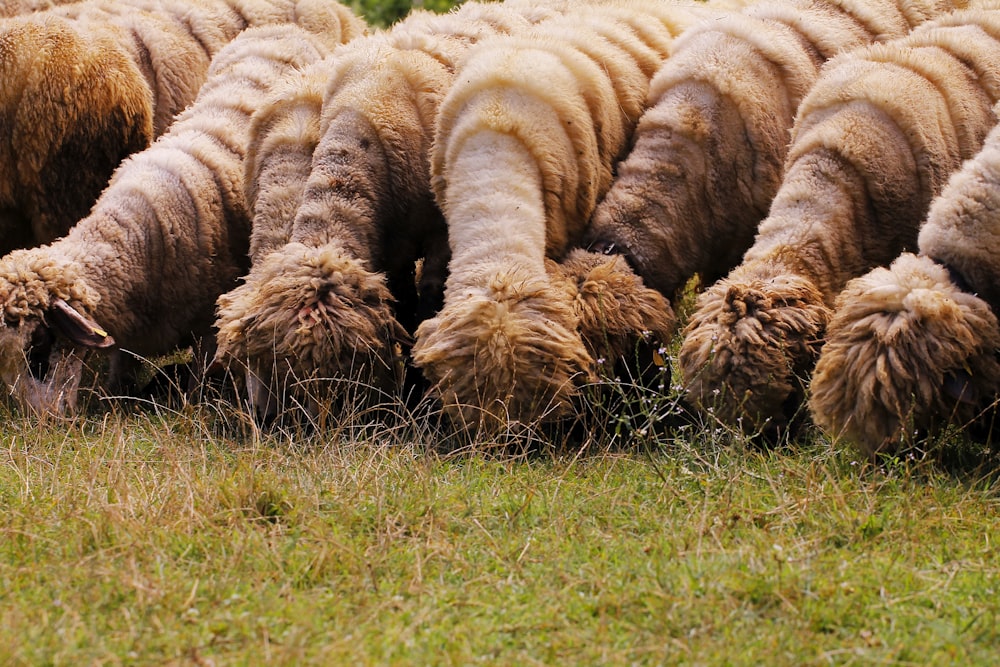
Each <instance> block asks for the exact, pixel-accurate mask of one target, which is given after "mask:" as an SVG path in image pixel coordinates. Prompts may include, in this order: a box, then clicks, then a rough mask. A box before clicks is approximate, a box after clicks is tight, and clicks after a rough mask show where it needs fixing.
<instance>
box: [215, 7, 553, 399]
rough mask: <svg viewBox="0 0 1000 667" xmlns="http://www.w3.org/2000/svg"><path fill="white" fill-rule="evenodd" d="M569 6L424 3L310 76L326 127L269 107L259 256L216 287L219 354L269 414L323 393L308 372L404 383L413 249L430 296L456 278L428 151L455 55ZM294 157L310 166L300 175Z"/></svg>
mask: <svg viewBox="0 0 1000 667" xmlns="http://www.w3.org/2000/svg"><path fill="white" fill-rule="evenodd" d="M559 4H562V3H552V5H553V6H554V7H555V8H554V9H547V6H548V5H546V3H541V4H540V5H539V3H528V2H520V1H519V2H516V3H502V4H487V3H473V2H468V3H465V4H463V5H462V6H461V7H459V8H458V9H456V10H455V11H453V12H451V13H448V14H444V15H435V14H432V13H429V12H414V13H412V14H410V15H409V16H408V17H407V18H406V19H405V20H404V21H402V22H400V23H397V24H396V25H395V26H394V27H393V28H392V30H390V31H388V32H386V33H380V34H377V35H373V36H371V37H369V38H368V39H364V40H357V41H355V42H352V43H351V44H348V45H346V46H344V47H342V48H340V49H338V50H337V51H336V52H335V53H334V54H333V55H332V56H331V57H330V58H328V59H327V60H325V61H323V62H322V63H318V64H317V65H316V66H315V67H314V68H313V69H314V70H315V75H313V73H312V72H310V73H309V75H310V76H308V77H303V79H302V80H301V81H300V82H298V83H299V85H301V86H302V87H303V88H304V89H307V90H306V91H305V92H303V93H302V94H303V95H308V96H309V98H310V99H312V94H313V93H312V88H313V86H314V84H315V83H316V81H317V80H319V79H320V78H322V79H323V80H325V82H326V83H325V91H324V93H323V102H322V108H321V109H316V108H315V107H313V106H312V105H311V104H310V105H309V107H308V111H307V110H306V107H305V106H302V107H301V111H302V114H301V116H303V117H304V115H305V114H306V113H307V112H315V113H316V116H314V117H312V118H310V119H309V121H308V122H309V124H310V127H311V126H312V124H313V123H314V124H315V126H316V128H317V133H316V135H315V136H314V135H313V133H312V130H311V129H310V130H309V131H308V132H303V133H302V134H301V136H300V137H299V138H298V139H296V138H295V137H294V136H291V135H292V134H294V133H289V132H287V131H286V130H285V129H284V128H286V127H292V126H295V127H297V126H298V123H299V122H300V121H301V118H300V119H299V120H297V121H295V123H291V124H290V123H288V122H284V123H272V122H271V121H265V120H263V119H262V114H260V113H258V114H257V116H256V117H255V118H257V119H262V120H261V122H260V123H259V125H257V126H256V127H257V128H258V129H259V131H260V132H263V133H266V136H260V137H257V138H255V139H254V141H255V142H257V143H260V144H261V145H262V146H264V145H265V144H272V143H274V142H284V148H283V149H282V150H274V151H271V152H270V153H269V154H262V155H260V156H258V157H257V158H256V159H255V160H254V162H253V165H254V166H253V167H252V168H253V169H254V170H255V172H256V174H253V175H251V174H249V173H248V176H250V177H255V178H256V179H257V182H256V184H254V183H253V182H249V183H248V186H249V187H250V188H251V192H252V195H251V197H252V199H253V200H254V201H255V202H256V204H255V210H254V213H255V217H254V240H253V246H254V250H253V260H254V263H253V267H252V269H251V271H250V272H249V274H248V275H247V276H246V279H245V282H244V284H242V285H240V286H239V287H238V288H236V289H235V290H233V291H231V292H229V293H227V294H225V295H223V296H222V297H221V298H220V299H219V311H218V312H219V316H218V321H217V326H218V330H219V334H218V352H217V356H216V360H217V361H218V362H219V363H221V364H223V365H225V366H228V367H231V368H232V367H234V366H236V367H245V368H246V370H247V372H248V388H249V390H250V401H251V403H252V404H253V406H254V407H255V409H256V411H257V413H258V414H259V415H260V416H262V417H265V418H271V417H274V416H277V413H279V412H281V411H283V410H285V409H286V408H287V407H288V406H290V405H303V406H307V407H308V406H309V405H311V404H313V403H315V402H316V401H317V399H318V398H319V397H318V395H317V394H318V392H320V391H321V385H320V383H309V384H307V385H304V384H303V381H305V380H308V379H311V378H332V379H337V378H341V379H342V378H349V379H350V380H351V381H352V382H354V383H356V385H358V386H369V387H372V388H374V389H375V390H376V391H375V394H376V395H377V396H379V397H381V396H382V394H381V392H382V391H395V390H397V389H398V387H399V381H400V375H399V371H400V362H401V359H400V353H401V351H402V346H406V345H408V342H409V334H408V333H407V331H406V329H407V328H409V329H410V330H411V331H412V328H413V327H414V326H415V324H414V320H415V318H416V317H417V313H416V311H417V310H418V307H419V306H418V304H417V303H416V299H417V297H416V294H415V276H414V269H415V266H416V261H417V259H418V258H421V257H423V258H424V262H423V266H424V271H423V274H422V278H421V280H422V281H423V287H424V290H423V291H425V292H433V291H434V289H432V283H434V281H437V283H440V284H443V280H444V279H443V277H441V275H440V274H441V273H443V271H444V267H445V264H446V263H447V245H446V232H445V230H444V225H443V220H442V219H441V216H440V213H439V212H438V211H437V209H436V207H435V205H434V202H433V198H432V194H431V190H430V176H429V168H428V162H427V160H428V158H427V156H428V154H429V152H430V150H431V141H432V139H433V136H434V127H435V122H436V116H437V109H438V105H439V103H440V100H441V98H442V97H443V95H444V94H445V93H446V91H447V90H448V88H449V87H450V86H451V84H452V80H453V77H454V67H455V63H456V62H457V61H458V60H459V59H460V58H462V57H463V55H464V53H465V51H466V50H467V48H468V47H469V46H470V45H471V44H473V43H475V42H477V41H480V40H481V39H483V38H484V37H488V36H491V35H496V34H499V33H510V32H513V31H519V30H525V29H527V28H528V27H529V26H530V25H531V21H538V20H543V19H545V18H548V17H550V16H552V15H554V14H555V13H557V12H558V11H561V9H559V8H558V6H557V5H559ZM286 97H287V98H292V97H293V96H292V95H288V96H286ZM278 104H279V105H280V106H283V107H285V108H290V107H294V106H295V105H296V103H294V102H292V101H289V99H286V101H285V102H279V103H278ZM264 114H265V115H266V116H268V117H270V116H272V115H273V114H272V112H270V111H267V110H265V111H264ZM301 122H302V123H303V124H304V122H305V121H301ZM284 135H288V137H289V138H288V139H287V141H286V139H285V137H284ZM275 145H277V144H275ZM307 153H311V154H312V160H311V163H310V166H309V169H308V170H306V171H304V172H303V171H302V170H301V169H302V166H303V165H304V160H303V157H304V156H305V155H306V154H307ZM289 156H293V157H292V158H291V161H292V162H294V163H295V164H297V165H299V166H298V167H296V168H295V169H292V170H290V171H289V170H286V169H285V168H284V164H285V163H286V161H288V160H289ZM291 172H294V176H292V175H291ZM285 181H287V182H288V184H289V185H288V186H286V184H285ZM293 181H297V182H298V185H297V186H296V185H295V184H294V183H293ZM293 210H294V211H295V213H294V215H292V216H289V215H288V214H289V213H291V212H292V211H293ZM429 298H433V297H429ZM327 384H328V385H329V386H330V387H331V388H333V387H335V386H336V384H335V383H327ZM298 387H304V388H306V389H308V395H305V396H303V395H301V393H302V392H300V391H299V389H298ZM357 389H358V387H357V386H354V387H352V391H357Z"/></svg>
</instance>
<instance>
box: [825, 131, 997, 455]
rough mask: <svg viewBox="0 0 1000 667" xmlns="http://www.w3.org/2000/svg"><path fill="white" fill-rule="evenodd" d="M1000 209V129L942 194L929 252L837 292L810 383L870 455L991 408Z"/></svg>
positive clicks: (837, 423) (838, 430) (930, 223)
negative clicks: (825, 336)
mask: <svg viewBox="0 0 1000 667" xmlns="http://www.w3.org/2000/svg"><path fill="white" fill-rule="evenodd" d="M998 210H1000V127H995V128H994V129H993V130H992V131H991V132H990V134H989V135H988V136H987V138H986V141H985V144H984V145H983V148H982V150H981V151H980V152H979V154H978V155H977V156H976V157H975V158H974V159H972V160H970V161H968V162H966V163H965V164H964V165H963V167H962V169H961V170H959V171H958V172H956V173H955V174H954V175H953V176H952V177H951V179H950V180H949V182H948V185H947V187H945V189H944V191H943V192H942V193H941V195H940V196H939V197H938V198H937V199H935V200H934V202H932V204H931V207H930V211H929V213H928V215H927V220H926V222H924V224H923V225H922V227H921V229H920V235H919V237H918V249H919V251H920V255H913V254H909V253H904V254H902V255H900V257H899V258H897V259H896V260H895V261H893V263H892V265H891V266H889V268H887V269H886V268H879V269H875V270H874V271H871V272H870V273H868V274H866V275H865V276H862V277H861V278H856V279H854V280H852V281H850V282H849V283H848V284H847V287H846V288H845V289H844V291H843V292H841V293H840V295H839V296H838V297H837V302H836V306H835V312H834V317H833V319H832V320H831V322H830V325H829V327H828V331H827V341H826V344H825V345H824V347H823V350H822V352H821V354H820V357H819V361H818V362H817V363H816V373H815V375H814V376H813V379H812V383H811V386H810V399H809V408H810V410H811V414H812V416H813V419H814V420H815V421H816V423H817V424H818V425H819V426H821V427H822V428H824V429H825V430H827V431H828V432H829V433H830V434H831V435H833V436H835V437H842V438H843V439H845V440H847V441H849V442H851V443H853V444H855V445H856V446H858V447H859V448H860V449H861V451H862V452H864V453H866V454H869V455H871V454H874V453H876V452H886V451H887V452H892V451H895V450H896V449H897V448H898V447H899V446H900V445H903V444H908V443H910V442H913V441H914V440H915V439H916V438H917V437H919V436H923V435H926V434H927V433H928V432H930V431H933V430H935V429H938V428H942V427H945V426H947V425H949V424H952V425H956V426H967V425H969V424H970V423H972V422H974V421H976V419H977V418H978V417H980V415H981V414H983V413H985V412H986V411H987V410H988V409H990V408H991V407H992V405H993V404H994V403H995V401H996V400H997V394H998V391H1000V363H998V359H997V350H998V349H1000V327H998V324H997V318H996V313H997V312H1000V311H998V310H997V309H998V308H1000V216H998V213H997V211H998ZM949 269H950V271H951V272H949Z"/></svg>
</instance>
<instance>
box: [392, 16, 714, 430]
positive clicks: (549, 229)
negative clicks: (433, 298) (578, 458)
mask: <svg viewBox="0 0 1000 667" xmlns="http://www.w3.org/2000/svg"><path fill="white" fill-rule="evenodd" d="M721 13H722V10H720V9H717V8H714V7H710V6H704V5H702V6H685V5H676V4H665V3H662V4H661V3H628V2H622V3H608V4H607V5H603V6H600V7H594V8H588V10H587V11H586V12H580V13H579V14H577V13H572V14H568V15H567V16H566V17H564V18H563V19H559V20H553V21H548V22H545V23H543V24H541V25H539V26H538V27H537V28H535V29H533V30H532V31H531V32H530V33H527V34H525V35H517V36H512V37H506V38H496V39H494V40H486V41H484V42H482V43H481V44H479V45H477V46H476V48H475V50H474V51H473V52H472V53H470V55H469V57H468V58H467V59H466V61H465V62H464V63H463V66H462V68H461V70H460V73H459V77H458V79H457V80H456V83H455V85H454V86H453V87H452V89H451V90H450V91H449V93H448V95H447V96H446V97H445V100H444V101H443V102H442V107H441V111H440V114H439V117H438V128H437V135H436V138H435V142H434V150H433V153H432V156H431V165H432V167H431V168H432V185H433V187H434V190H435V196H436V198H437V201H438V203H439V205H440V206H441V208H442V210H443V212H444V214H445V218H446V220H447V223H448V238H449V246H450V250H451V261H450V264H449V275H448V278H447V282H446V286H445V303H444V307H443V308H442V310H441V311H440V312H439V313H437V314H436V315H435V316H434V317H432V318H430V319H427V320H425V321H424V322H422V323H421V324H420V326H419V327H418V329H417V333H416V342H415V344H414V347H413V350H412V353H413V361H414V363H415V364H416V365H417V366H418V367H419V368H420V369H422V371H423V373H424V374H425V376H426V377H427V378H428V380H429V381H430V382H431V383H432V384H433V385H434V393H435V395H436V396H437V397H438V398H439V399H440V400H441V402H442V404H443V406H444V410H445V412H446V414H448V415H449V416H450V418H451V420H452V422H453V423H454V424H455V425H456V426H457V427H459V428H468V429H471V430H477V429H479V428H486V429H492V428H494V427H496V426H502V425H503V424H504V423H505V422H508V421H510V420H512V421H514V422H520V423H536V422H544V421H550V420H551V421H555V420H558V419H560V418H561V417H562V416H564V415H567V414H569V413H571V412H572V410H573V402H574V399H575V397H576V396H577V395H578V392H579V387H580V386H581V385H583V384H586V383H588V382H591V381H593V380H594V379H596V375H595V372H594V359H593V357H592V356H591V354H590V353H589V352H588V349H587V345H586V344H585V343H584V341H583V335H582V334H581V329H580V328H581V325H582V324H583V323H582V322H581V319H580V310H579V309H578V308H577V307H576V305H575V303H574V301H573V293H572V292H571V291H570V292H568V291H567V290H566V287H567V285H568V284H572V283H573V282H574V281H572V280H571V281H566V280H563V279H562V278H561V277H559V276H554V275H553V273H552V269H553V265H552V264H551V263H550V264H547V263H546V259H547V258H548V259H552V260H556V261H558V260H560V259H563V258H564V257H565V255H566V253H567V252H568V251H569V250H570V249H571V248H572V247H574V246H577V245H579V244H580V242H581V240H582V235H583V232H584V229H585V225H586V223H587V221H588V220H589V218H590V216H591V213H592V212H593V209H594V207H595V206H596V203H597V201H598V200H599V199H600V197H601V196H602V195H603V194H604V193H605V192H606V191H607V189H608V187H609V186H610V184H611V179H612V166H613V165H614V163H615V162H616V161H617V160H618V159H620V158H621V157H622V153H623V151H624V150H625V148H626V146H627V143H628V140H629V137H630V136H631V131H632V129H633V128H634V126H635V123H636V121H637V120H638V118H639V116H640V115H641V113H642V110H643V108H644V106H643V105H644V102H645V99H646V94H647V89H648V83H649V79H650V78H651V77H652V75H653V74H654V73H655V72H656V70H657V69H659V67H660V66H661V65H662V61H663V59H664V58H666V56H667V50H668V49H669V44H670V42H671V41H672V39H673V38H674V37H675V36H676V35H677V34H679V33H680V32H681V30H683V29H684V28H686V27H688V26H690V25H691V24H692V23H694V22H695V21H697V20H699V19H707V18H715V17H718V16H720V15H721ZM654 32H655V35H656V44H658V45H659V46H657V45H654V43H653V42H652V41H651V40H650V39H649V37H650V36H651V35H650V33H654ZM650 49H652V51H653V53H654V54H656V55H657V57H654V58H649V57H648V54H649V51H650ZM605 261H606V260H605ZM586 265H587V263H586V262H584V266H586ZM556 268H557V267H556ZM608 268H609V269H614V270H620V269H621V267H618V266H617V264H615V263H612V264H610V265H608ZM577 284H580V283H577ZM578 294H581V295H585V293H583V292H578ZM668 318H669V316H668V315H667V314H666V313H661V314H660V317H659V318H658V320H657V322H656V323H654V324H652V325H651V326H650V328H657V329H661V328H662V329H670V328H671V326H672V324H671V323H670V322H666V321H664V320H666V319H668ZM598 338H599V336H594V337H593V338H591V340H597V339H598Z"/></svg>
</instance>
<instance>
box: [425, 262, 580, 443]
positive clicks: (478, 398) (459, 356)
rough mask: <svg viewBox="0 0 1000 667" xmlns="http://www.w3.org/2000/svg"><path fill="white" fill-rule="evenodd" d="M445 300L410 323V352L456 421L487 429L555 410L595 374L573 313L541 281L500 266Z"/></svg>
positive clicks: (548, 414) (527, 421) (558, 412)
mask: <svg viewBox="0 0 1000 667" xmlns="http://www.w3.org/2000/svg"><path fill="white" fill-rule="evenodd" d="M450 303H451V307H449V308H447V309H446V310H444V311H442V313H441V314H439V315H438V316H437V317H433V318H431V319H429V320H426V321H425V322H423V323H422V324H421V325H420V327H419V328H418V329H417V343H416V345H415V346H414V348H413V360H414V362H415V363H416V364H417V365H418V366H419V367H421V368H423V369H424V372H425V374H426V375H427V376H428V379H429V380H430V381H431V382H432V383H434V384H435V387H436V388H437V390H438V392H439V395H440V398H441V400H442V402H443V403H444V406H445V409H446V410H447V412H448V413H449V414H450V416H451V417H452V419H453V420H454V421H455V422H456V423H458V424H459V425H461V426H463V427H465V428H472V429H477V428H486V429H487V430H489V429H491V428H492V427H495V426H499V425H502V424H504V423H506V421H508V420H514V421H518V422H522V423H525V424H533V423H535V422H536V421H537V420H538V419H540V418H545V419H549V418H556V417H559V416H561V415H563V414H565V413H566V411H567V410H568V409H569V407H570V405H569V403H568V402H567V401H566V400H565V399H566V397H567V396H572V395H574V394H575V392H576V389H577V388H578V387H579V386H581V385H583V384H586V383H589V382H592V381H593V380H594V379H595V377H594V375H593V374H592V368H593V360H592V358H591V357H590V355H589V354H587V352H586V350H585V349H584V348H583V347H582V346H581V345H580V337H579V333H577V331H578V327H579V320H578V318H577V316H576V314H575V313H574V312H573V310H572V308H570V307H569V305H568V302H567V300H566V299H565V298H564V297H563V296H561V295H558V294H557V293H556V290H554V289H553V287H552V286H551V285H549V284H548V282H547V281H546V282H539V281H537V280H535V279H534V278H533V276H531V275H519V274H518V273H516V272H510V273H507V274H503V273H501V274H497V275H495V276H494V277H493V278H492V279H491V281H490V282H489V283H488V284H487V285H486V287H485V289H472V288H470V289H466V290H462V291H461V293H460V294H457V295H456V298H454V299H450ZM470 398H473V399H474V400H473V401H470V400H469V399H470Z"/></svg>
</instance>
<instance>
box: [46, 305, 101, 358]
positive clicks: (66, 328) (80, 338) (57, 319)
mask: <svg viewBox="0 0 1000 667" xmlns="http://www.w3.org/2000/svg"><path fill="white" fill-rule="evenodd" d="M48 315H49V317H48V319H49V321H50V322H51V324H52V326H54V327H55V328H56V329H57V330H58V331H59V332H60V333H61V334H63V335H64V336H66V337H67V338H69V339H70V340H71V341H73V342H74V343H76V344H77V345H79V346H81V347H91V348H103V347H111V346H112V345H114V344H115V339H114V338H112V337H111V336H110V335H108V332H107V331H105V330H104V329H102V328H101V327H100V326H99V325H98V324H97V322H95V321H93V320H92V319H90V318H88V317H85V316H84V315H83V314H82V313H80V311H78V310H76V309H75V308H73V307H72V306H70V305H69V304H68V303H66V302H65V301H63V300H62V299H55V300H54V301H53V302H52V306H51V307H50V308H49V312H48Z"/></svg>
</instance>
